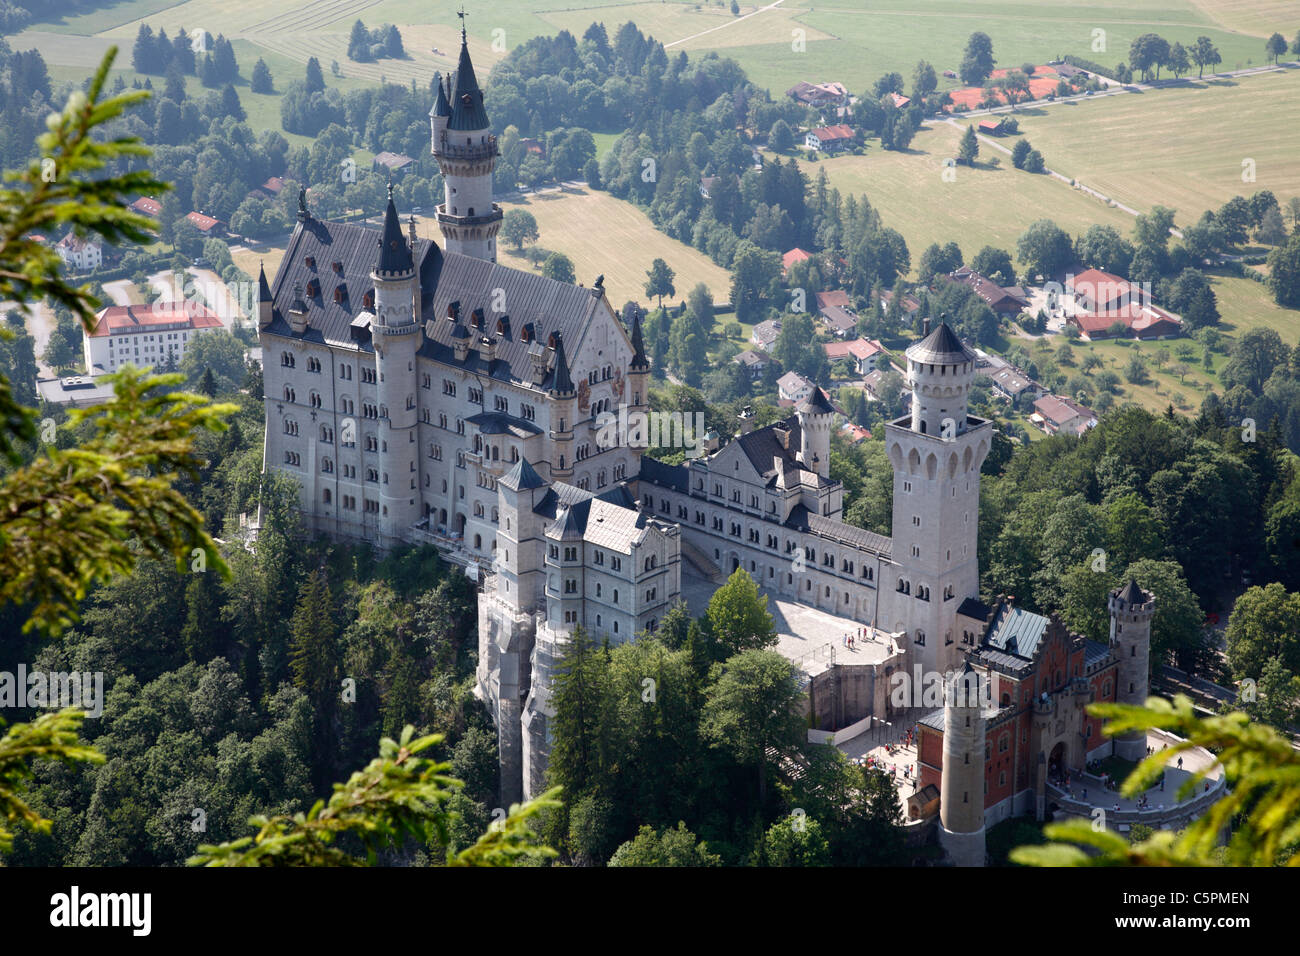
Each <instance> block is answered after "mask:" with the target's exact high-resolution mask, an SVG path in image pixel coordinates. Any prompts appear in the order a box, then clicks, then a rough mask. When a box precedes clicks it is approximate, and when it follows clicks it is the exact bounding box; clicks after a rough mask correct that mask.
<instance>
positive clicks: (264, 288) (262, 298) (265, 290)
mask: <svg viewBox="0 0 1300 956" xmlns="http://www.w3.org/2000/svg"><path fill="white" fill-rule="evenodd" d="M257 301H258V302H270V301H271V286H270V283H268V282H267V281H266V266H265V265H264V264H262V263H258V269H257Z"/></svg>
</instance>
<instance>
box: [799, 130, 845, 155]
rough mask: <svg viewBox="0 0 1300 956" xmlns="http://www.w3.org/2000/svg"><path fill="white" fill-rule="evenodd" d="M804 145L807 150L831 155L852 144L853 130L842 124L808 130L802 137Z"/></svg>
mask: <svg viewBox="0 0 1300 956" xmlns="http://www.w3.org/2000/svg"><path fill="white" fill-rule="evenodd" d="M803 142H804V145H805V146H807V147H808V148H809V149H820V150H822V151H823V152H827V153H833V152H836V151H837V150H841V149H846V148H848V147H849V146H851V145H852V144H853V129H852V128H851V127H849V126H847V125H846V124H844V123H837V124H836V125H834V126H818V127H817V128H816V129H810V130H809V131H808V134H807V135H806V136H805V137H804V141H803Z"/></svg>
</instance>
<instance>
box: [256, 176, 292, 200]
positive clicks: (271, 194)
mask: <svg viewBox="0 0 1300 956" xmlns="http://www.w3.org/2000/svg"><path fill="white" fill-rule="evenodd" d="M283 191H284V180H283V179H281V178H280V177H279V176H272V177H271V178H269V179H268V180H267V181H266V182H264V183H262V185H260V186H258V187H257V188H256V189H253V190H250V191H249V193H248V195H249V196H252V197H254V198H256V199H266V200H271V199H275V198H276V197H277V196H279V195H280V193H282V192H283Z"/></svg>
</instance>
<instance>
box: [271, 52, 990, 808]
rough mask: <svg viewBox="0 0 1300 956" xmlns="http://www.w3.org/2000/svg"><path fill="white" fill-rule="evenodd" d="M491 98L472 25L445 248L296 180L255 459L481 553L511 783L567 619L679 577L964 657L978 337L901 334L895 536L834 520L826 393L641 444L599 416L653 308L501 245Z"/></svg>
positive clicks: (942, 662)
mask: <svg viewBox="0 0 1300 956" xmlns="http://www.w3.org/2000/svg"><path fill="white" fill-rule="evenodd" d="M482 100H483V95H482V92H481V91H480V90H479V88H478V85H477V83H476V81H475V78H474V73H473V69H472V66H471V64H470V61H469V54H468V51H467V50H466V48H465V44H464V42H463V38H462V46H461V53H460V64H459V69H458V71H457V73H456V75H455V78H454V82H452V81H448V82H447V83H446V84H443V83H442V82H439V84H438V92H437V98H436V103H435V105H434V108H433V110H432V112H431V129H432V136H433V143H432V153H433V155H434V157H435V158H436V159H437V161H438V162H439V165H440V167H441V168H442V170H443V175H444V179H445V183H446V195H445V202H444V203H443V204H442V205H440V206H439V207H438V214H437V216H438V223H439V226H440V228H441V230H442V235H443V238H444V244H445V248H440V247H439V246H438V245H437V244H436V243H434V242H431V241H427V240H420V239H417V238H416V237H415V235H414V232H415V230H414V221H413V220H412V221H411V222H410V224H409V228H408V230H407V231H406V232H404V230H403V227H402V223H401V221H400V219H399V217H398V212H397V209H396V206H395V204H394V203H393V201H392V198H391V195H390V198H389V202H388V206H387V209H386V211H385V217H384V225H383V228H382V231H380V232H376V231H374V230H371V229H368V228H366V227H364V226H361V225H355V224H341V223H330V222H324V221H321V220H318V219H316V218H315V217H313V216H312V215H311V214H310V212H309V211H308V210H307V208H306V203H305V200H304V199H303V198H302V197H301V196H300V200H299V213H298V224H297V227H296V228H295V230H294V233H293V235H292V237H291V238H290V240H289V244H288V248H287V250H286V252H285V256H284V259H283V261H282V263H281V265H280V269H279V271H278V273H277V275H276V277H275V281H274V283H268V282H267V281H266V277H265V275H264V274H263V275H262V276H261V277H260V280H259V281H260V294H259V310H258V312H259V328H260V339H261V345H262V350H263V356H264V362H263V365H264V371H265V375H264V380H265V388H266V393H265V398H266V417H267V429H266V459H265V465H266V467H267V468H275V469H278V470H281V471H284V472H286V473H288V474H290V475H292V476H293V477H294V478H296V479H297V481H298V483H299V485H300V486H301V508H302V512H303V515H304V517H305V520H306V521H307V523H308V525H309V526H310V527H312V528H313V529H315V530H317V531H319V532H322V533H327V534H330V535H335V536H338V537H342V538H350V539H355V540H364V541H370V542H373V543H376V544H378V545H380V546H381V547H387V546H391V545H394V544H397V543H401V542H412V541H414V542H419V541H432V542H434V543H436V544H438V545H439V546H440V547H442V548H443V549H444V550H445V551H446V552H447V553H448V554H450V555H452V556H453V557H454V558H455V559H457V560H459V561H461V562H462V563H465V564H467V565H476V566H479V567H480V568H482V567H487V568H489V571H488V573H486V574H485V575H484V576H483V578H482V593H481V595H480V600H479V669H478V679H477V693H478V694H479V696H480V697H481V698H482V699H483V701H484V702H485V704H486V705H487V706H488V708H489V709H490V711H491V712H492V715H493V717H494V719H495V721H496V724H497V728H498V735H499V747H500V755H501V764H502V799H503V800H504V801H505V802H506V803H507V804H508V803H509V802H511V801H514V800H517V799H519V798H520V797H522V796H527V795H530V794H533V793H536V792H537V791H538V790H539V789H540V788H541V787H542V786H543V785H544V782H545V769H546V762H547V754H548V753H549V748H550V742H551V731H550V726H549V724H550V720H551V718H552V717H553V715H554V710H553V707H552V705H551V700H550V688H551V674H552V672H553V668H554V664H555V661H556V660H557V659H558V658H559V657H560V656H561V655H562V653H563V647H564V644H565V643H566V642H567V641H568V640H569V639H570V637H571V635H572V633H573V631H574V629H575V628H576V627H578V626H579V625H581V626H582V627H584V628H585V629H586V630H587V631H588V632H589V633H591V634H592V635H593V636H594V637H595V638H596V639H597V640H605V639H608V640H609V641H611V642H615V643H617V642H621V641H627V640H632V639H634V638H635V637H636V636H637V635H638V634H640V633H643V632H645V631H647V630H653V629H654V628H655V626H656V624H657V623H658V621H659V620H661V619H662V616H663V614H664V613H666V611H667V610H668V609H669V608H670V607H671V606H672V604H673V603H674V602H675V601H676V600H677V598H678V596H679V594H680V591H681V579H682V575H683V574H686V573H690V574H702V575H705V576H715V575H716V574H717V573H719V572H722V573H731V572H732V571H734V570H736V569H738V568H742V567H743V568H745V569H746V570H747V571H748V572H749V573H750V574H752V575H753V576H754V578H755V579H756V580H757V581H758V582H759V584H760V585H762V586H763V587H764V588H766V589H768V590H769V591H770V592H774V593H777V594H780V595H784V596H786V597H789V598H791V599H793V600H795V601H797V602H799V603H803V604H808V605H813V606H816V607H818V608H822V609H824V610H827V611H830V612H833V613H834V614H836V615H839V616H840V617H844V618H852V619H854V620H856V621H860V622H861V623H863V624H872V625H877V624H878V625H879V626H880V627H881V628H883V629H885V630H887V631H889V632H891V633H895V634H898V635H899V637H900V640H901V642H902V646H901V648H900V651H899V653H900V654H901V655H902V657H901V659H903V660H905V661H906V662H907V664H908V666H910V665H911V664H912V663H917V664H921V665H923V666H924V667H926V668H934V669H938V670H944V669H947V668H948V667H951V666H953V665H954V664H955V663H956V662H957V661H958V660H959V659H960V656H961V652H962V650H963V649H965V650H969V649H970V648H972V647H973V646H974V645H975V641H976V637H977V635H978V634H979V633H981V628H982V626H983V623H984V621H983V618H984V614H985V612H984V610H983V608H982V606H979V607H978V609H977V607H976V606H977V605H978V601H977V600H975V599H976V598H977V596H978V567H977V564H976V546H975V545H976V531H977V528H978V504H979V469H980V465H981V464H982V462H983V460H984V458H985V456H986V454H987V453H988V449H989V445H990V443H991V440H992V427H991V425H990V423H989V422H987V421H984V420H982V419H978V418H975V417H972V416H970V415H968V414H967V411H966V403H967V394H968V392H969V389H970V385H971V381H972V378H973V376H974V365H975V356H974V354H973V353H972V352H971V351H970V350H969V349H968V348H966V347H965V346H964V345H962V343H961V342H960V341H959V340H958V339H957V337H956V336H955V335H954V334H953V332H952V330H951V329H949V328H948V326H947V325H940V326H939V328H937V329H936V330H935V331H933V332H932V333H928V334H927V335H926V336H925V338H924V339H923V340H922V341H921V342H918V343H917V344H915V345H913V346H912V347H911V348H910V349H908V351H907V359H908V378H909V384H910V387H911V389H912V395H913V410H912V414H911V415H910V416H908V417H906V418H901V419H899V420H897V421H895V422H892V423H890V424H889V425H888V426H886V429H885V431H886V447H887V450H888V453H889V458H890V461H891V463H892V465H893V468H894V472H895V486H894V519H893V529H894V536H893V539H892V540H891V539H890V538H887V537H884V536H881V535H878V534H873V533H871V532H867V531H864V530H862V529H860V528H856V527H853V526H850V525H847V524H845V523H844V522H843V520H842V515H841V511H842V507H843V488H842V486H841V485H840V483H839V482H837V481H833V480H832V479H831V478H830V473H829V465H830V429H831V427H832V419H833V410H832V409H831V407H830V405H829V403H828V401H827V399H826V396H825V394H824V393H823V392H822V391H821V390H820V389H816V388H810V389H809V391H808V393H807V394H806V395H804V396H802V397H801V401H799V403H798V405H797V406H796V407H795V410H794V411H795V414H794V415H793V416H792V417H791V418H789V419H788V420H786V421H783V422H780V423H777V424H775V425H771V426H768V427H766V428H762V429H757V430H748V428H747V420H746V421H742V423H741V430H742V434H741V435H739V436H738V437H737V438H736V439H735V440H733V441H730V442H728V443H727V444H725V445H723V446H722V447H721V448H719V449H718V450H716V451H715V452H713V453H712V454H710V455H708V456H707V457H699V458H694V459H692V460H690V462H689V463H688V464H686V465H682V466H669V465H664V464H662V463H660V462H657V461H653V460H651V459H649V458H646V459H643V458H642V454H641V452H642V449H641V448H640V447H637V443H638V442H635V441H632V440H630V438H631V436H629V435H627V434H620V435H619V436H618V437H617V438H616V439H611V438H610V436H609V434H608V429H607V428H604V427H602V426H603V425H605V422H604V420H603V419H602V415H603V414H604V413H621V414H625V415H626V416H627V420H633V416H636V415H638V414H640V413H645V412H648V411H649V409H648V407H647V398H648V387H649V382H648V380H649V371H650V369H649V362H648V360H647V358H646V355H645V350H644V347H643V343H642V340H641V330H640V323H639V318H637V319H636V320H635V321H634V325H633V328H632V330H631V333H630V335H629V333H628V332H626V331H625V330H624V328H623V325H622V323H621V322H620V321H619V320H618V318H617V317H616V315H615V313H614V310H613V309H612V308H611V306H610V304H609V302H608V300H607V299H606V297H605V294H604V290H603V289H602V288H601V284H600V282H599V280H598V281H597V282H596V283H595V284H594V285H593V286H592V287H591V288H583V287H580V286H574V285H569V284H566V283H560V282H554V281H552V280H550V279H546V278H543V277H541V276H538V275H535V274H532V273H528V272H521V271H518V270H515V269H509V268H505V267H502V266H499V265H497V264H496V262H495V255H496V233H497V229H498V228H499V226H500V221H501V213H500V207H499V206H497V205H496V204H495V203H494V202H493V201H492V193H491V174H492V168H493V165H494V164H495V160H496V155H497V144H496V139H495V137H494V136H493V134H492V133H491V130H490V127H489V123H488V118H487V116H486V113H485V112H484V110H483V104H482ZM927 331H928V330H927ZM963 611H965V613H963ZM972 615H976V616H974V617H973V616H972Z"/></svg>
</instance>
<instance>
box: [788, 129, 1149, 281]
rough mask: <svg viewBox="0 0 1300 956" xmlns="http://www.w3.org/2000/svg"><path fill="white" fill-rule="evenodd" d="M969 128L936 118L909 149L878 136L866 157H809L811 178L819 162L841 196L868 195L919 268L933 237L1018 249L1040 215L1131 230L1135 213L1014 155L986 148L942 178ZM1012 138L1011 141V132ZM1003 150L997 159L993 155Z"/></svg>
mask: <svg viewBox="0 0 1300 956" xmlns="http://www.w3.org/2000/svg"><path fill="white" fill-rule="evenodd" d="M964 128H965V127H964V126H963V127H957V126H954V125H952V124H950V123H944V122H932V123H930V124H929V126H928V127H927V128H925V129H923V130H922V131H921V132H920V133H918V134H917V136H916V139H914V140H913V141H912V146H911V148H910V149H909V150H908V151H907V152H905V153H901V152H897V151H894V150H883V149H881V148H880V145H879V143H878V142H872V143H871V145H870V148H869V149H868V151H867V153H866V154H865V155H862V156H837V157H834V158H830V159H823V160H821V161H820V162H804V163H803V164H802V165H803V168H804V171H805V172H806V173H807V175H808V177H809V179H810V180H812V179H815V177H816V176H817V171H818V169H819V168H821V169H825V170H826V175H827V178H828V179H829V181H830V183H831V184H832V185H833V186H835V187H836V188H838V189H839V190H840V193H841V194H842V195H845V196H848V195H855V196H861V195H864V194H865V195H866V197H867V199H868V200H870V202H871V204H872V206H874V207H875V208H876V209H878V210H879V211H880V214H881V216H882V217H883V219H884V221H885V225H887V226H889V227H891V228H893V229H897V230H898V231H899V232H900V233H902V235H903V238H904V239H906V240H907V246H908V249H910V250H911V253H912V265H913V267H915V266H916V265H917V263H918V262H919V260H920V257H921V253H922V252H923V251H924V250H925V247H926V246H928V245H930V244H931V243H932V242H937V243H939V244H941V245H942V244H943V243H945V242H950V241H956V242H957V244H958V245H960V246H961V248H962V252H963V253H965V255H966V257H967V258H970V257H972V256H974V255H975V253H976V252H978V251H979V250H980V248H981V247H982V246H985V245H991V246H996V247H998V248H1001V249H1006V250H1008V251H1009V252H1011V254H1012V255H1013V256H1014V255H1015V248H1016V240H1017V239H1018V238H1019V237H1020V234H1021V233H1022V232H1024V231H1025V228H1026V227H1027V226H1028V225H1029V224H1030V223H1031V222H1033V221H1034V220H1036V219H1042V218H1049V219H1053V220H1055V221H1056V223H1057V224H1058V225H1059V226H1061V228H1063V229H1065V230H1066V231H1067V232H1070V233H1071V234H1077V233H1080V232H1082V231H1083V230H1085V229H1086V228H1087V227H1088V226H1090V225H1092V224H1093V223H1102V224H1104V225H1109V226H1113V227H1115V228H1116V229H1118V230H1119V231H1120V232H1122V233H1125V234H1127V233H1128V232H1129V231H1131V230H1132V228H1133V218H1132V217H1131V216H1128V215H1126V214H1125V213H1123V212H1121V211H1120V210H1118V209H1115V208H1113V207H1111V206H1107V205H1105V204H1104V203H1102V202H1100V201H1099V200H1097V199H1093V198H1091V197H1089V196H1086V195H1084V194H1083V193H1081V192H1078V191H1077V190H1074V189H1071V188H1070V187H1069V186H1068V185H1066V184H1065V183H1062V182H1059V181H1056V180H1053V179H1052V178H1051V177H1049V176H1046V175H1034V174H1031V173H1026V172H1022V171H1020V170H1018V169H1015V168H1014V167H1013V166H1012V165H1011V161H1010V160H1009V159H1008V157H1006V156H1005V155H1003V154H1001V153H995V152H994V151H993V150H992V149H991V148H989V147H987V146H982V147H981V153H980V157H979V159H978V160H977V165H976V167H975V168H974V169H971V168H969V167H966V166H958V167H956V168H955V169H953V170H951V172H952V173H953V176H954V181H952V182H946V181H945V180H944V178H943V173H944V160H945V159H948V158H951V157H954V156H956V154H957V145H958V141H959V140H960V138H961V133H962V131H963V130H964ZM1007 142H1008V143H1009V142H1011V140H1010V138H1008V140H1007ZM994 156H997V157H998V165H997V166H991V165H989V161H990V160H991V159H992V158H993V157H994Z"/></svg>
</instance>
